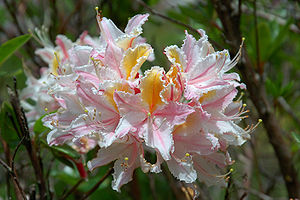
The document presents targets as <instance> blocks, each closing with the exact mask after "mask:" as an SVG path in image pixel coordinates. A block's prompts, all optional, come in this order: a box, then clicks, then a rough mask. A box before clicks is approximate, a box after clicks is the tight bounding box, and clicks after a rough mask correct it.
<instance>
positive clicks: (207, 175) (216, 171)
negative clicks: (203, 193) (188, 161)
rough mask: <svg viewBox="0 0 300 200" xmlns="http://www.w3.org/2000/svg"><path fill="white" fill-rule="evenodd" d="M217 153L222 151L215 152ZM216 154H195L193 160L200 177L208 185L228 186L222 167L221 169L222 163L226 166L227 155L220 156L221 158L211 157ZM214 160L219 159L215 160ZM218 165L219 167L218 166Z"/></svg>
mask: <svg viewBox="0 0 300 200" xmlns="http://www.w3.org/2000/svg"><path fill="white" fill-rule="evenodd" d="M215 154H216V155H218V154H220V153H215ZM215 154H212V155H209V156H198V155H194V156H193V162H194V167H195V169H196V170H197V173H198V179H199V181H201V182H204V183H205V184H207V185H208V186H210V185H216V184H217V185H221V186H226V182H225V177H226V176H224V175H222V172H221V169H220V166H221V165H220V164H221V163H223V164H224V165H222V168H223V166H226V160H225V156H220V157H219V159H221V160H218V161H217V160H213V159H211V158H210V156H211V157H214V156H215ZM214 161H217V163H216V162H214ZM217 166H218V167H217Z"/></svg>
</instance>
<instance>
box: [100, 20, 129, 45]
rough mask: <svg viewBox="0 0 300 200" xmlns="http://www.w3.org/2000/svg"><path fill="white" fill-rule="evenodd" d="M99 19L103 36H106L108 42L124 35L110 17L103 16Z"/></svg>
mask: <svg viewBox="0 0 300 200" xmlns="http://www.w3.org/2000/svg"><path fill="white" fill-rule="evenodd" d="M97 21H98V24H99V28H100V30H101V37H104V39H105V41H106V42H115V40H116V39H117V38H119V37H120V36H122V35H124V33H123V32H122V31H120V29H118V28H117V27H116V25H115V24H114V23H113V22H112V21H111V20H110V19H107V18H105V17H103V18H102V19H98V20H97Z"/></svg>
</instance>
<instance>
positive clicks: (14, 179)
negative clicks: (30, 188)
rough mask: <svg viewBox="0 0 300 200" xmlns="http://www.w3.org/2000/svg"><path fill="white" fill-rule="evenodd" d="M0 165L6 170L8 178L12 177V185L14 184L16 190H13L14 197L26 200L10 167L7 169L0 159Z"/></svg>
mask: <svg viewBox="0 0 300 200" xmlns="http://www.w3.org/2000/svg"><path fill="white" fill-rule="evenodd" d="M0 164H1V165H2V166H3V167H4V168H5V169H6V170H7V172H8V173H9V174H10V176H11V177H12V179H13V181H14V183H15V184H16V186H17V189H16V190H15V192H16V197H17V198H18V199H21V198H23V199H24V200H26V196H25V193H24V191H23V189H22V187H21V185H20V183H19V180H18V178H17V176H16V174H15V172H14V171H13V170H12V168H11V167H9V166H8V165H7V164H6V163H5V162H4V161H3V160H2V159H0ZM20 197H21V198H20Z"/></svg>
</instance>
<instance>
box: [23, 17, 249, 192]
mask: <svg viewBox="0 0 300 200" xmlns="http://www.w3.org/2000/svg"><path fill="white" fill-rule="evenodd" d="M148 16H149V15H148V14H143V15H136V16H134V17H133V18H131V19H130V20H129V22H128V24H127V26H126V28H125V30H124V31H121V30H119V29H118V28H117V27H116V26H115V25H114V23H113V22H112V21H111V20H109V19H107V18H105V17H102V16H101V14H100V13H97V21H98V25H99V28H100V31H101V36H100V37H99V38H98V39H97V38H92V37H91V36H89V35H87V33H86V32H84V33H83V34H82V35H81V36H80V38H79V39H78V40H77V41H76V42H75V43H72V42H71V41H69V40H68V39H66V38H65V37H64V36H58V37H57V39H56V44H57V47H51V48H50V47H49V46H47V47H45V48H44V49H41V50H38V51H37V53H38V54H39V55H41V56H42V57H43V59H44V60H45V61H46V62H47V63H48V65H49V69H48V72H47V73H48V75H47V76H44V77H43V78H42V79H41V80H43V82H46V83H47V90H48V93H47V95H48V97H49V101H44V102H43V103H42V102H38V101H37V103H38V104H40V106H41V107H46V108H50V106H51V105H55V106H56V108H55V109H57V111H56V112H54V113H52V114H48V115H46V116H45V117H44V118H43V122H44V125H45V126H47V127H49V128H50V129H51V132H50V133H48V136H47V141H48V143H49V145H61V144H69V145H70V146H72V147H73V148H74V149H76V150H77V151H78V152H80V153H81V154H82V155H84V154H85V153H87V152H88V151H89V150H91V149H93V148H94V147H95V146H97V145H98V146H99V148H100V150H99V151H98V154H97V157H96V158H94V159H92V160H91V161H89V162H88V163H87V166H88V168H89V169H90V170H94V169H95V168H97V167H100V166H103V165H106V164H109V163H110V162H112V161H115V162H114V175H113V177H114V180H113V182H112V187H113V189H114V190H117V191H120V188H121V186H122V185H124V184H126V183H128V182H129V181H130V180H131V179H132V175H133V172H134V170H135V169H136V168H138V167H140V168H141V169H142V171H143V172H145V173H147V172H153V173H159V172H160V171H161V170H160V165H161V164H162V163H163V162H166V164H167V166H168V168H169V170H170V172H171V173H172V174H173V175H174V176H175V177H176V178H177V179H178V180H180V181H184V182H185V183H187V184H191V183H194V182H195V181H196V180H197V179H198V180H200V181H202V182H205V183H207V184H208V185H215V184H219V185H225V184H226V181H225V179H226V177H227V175H228V173H226V171H225V169H226V167H227V166H228V165H230V164H232V163H233V161H232V160H231V158H230V155H229V153H228V151H227V148H228V146H230V145H237V146H239V145H242V144H243V143H244V142H245V141H246V140H247V139H249V137H250V136H249V133H250V132H251V131H252V130H253V127H252V128H250V129H247V130H245V129H243V128H241V127H240V126H238V125H237V123H238V122H239V121H240V120H241V119H243V118H244V117H243V114H244V113H245V112H247V111H244V107H245V106H244V105H243V104H242V102H241V101H240V100H239V99H237V94H238V89H237V88H238V87H239V88H241V89H245V85H244V84H243V83H240V82H239V81H240V78H239V75H238V74H237V73H228V71H229V70H230V69H232V68H233V67H234V66H235V65H236V64H237V62H238V60H239V58H240V56H241V50H240V51H239V52H238V53H237V55H236V56H235V57H234V58H233V59H232V60H231V59H230V56H229V53H228V51H227V50H223V51H215V50H214V49H213V47H212V45H211V44H210V43H209V41H208V37H207V35H206V34H205V32H204V31H203V30H199V34H200V35H201V37H200V39H199V40H196V39H195V38H194V37H193V36H192V35H190V34H188V33H187V32H186V38H185V40H184V43H183V45H182V47H181V48H179V47H177V46H175V45H172V46H169V47H167V48H165V54H166V56H167V58H168V59H169V61H170V63H171V66H170V68H169V71H167V72H166V71H165V69H164V68H162V67H158V66H154V67H152V68H151V69H149V70H147V71H146V72H144V73H143V72H142V71H141V67H142V65H143V63H144V62H145V61H146V60H152V59H153V49H152V47H151V46H150V45H149V44H147V43H146V40H145V39H144V38H142V37H141V36H140V35H141V34H142V28H141V26H142V25H143V24H144V23H145V22H146V20H147V19H148ZM54 52H55V53H54ZM49 74H50V75H49ZM29 80H31V82H30V84H31V85H32V87H34V85H38V84H36V83H39V81H36V80H35V79H32V78H31V79H29ZM27 90H29V89H25V91H24V93H25V94H26V91H27ZM38 90H39V89H35V91H38ZM25 99H26V98H25ZM235 99H237V100H235ZM52 101H53V102H55V104H52ZM51 110H52V109H51ZM146 152H149V153H152V154H153V153H154V154H155V155H156V158H157V160H156V163H150V162H149V161H147V159H146V158H145V153H146ZM192 188H195V187H194V186H193V187H192ZM196 193H197V192H195V194H196Z"/></svg>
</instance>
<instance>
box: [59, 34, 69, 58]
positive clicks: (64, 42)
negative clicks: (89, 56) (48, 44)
mask: <svg viewBox="0 0 300 200" xmlns="http://www.w3.org/2000/svg"><path fill="white" fill-rule="evenodd" d="M55 43H56V45H57V46H59V47H60V49H61V51H62V53H63V55H64V57H65V58H68V57H69V54H68V50H69V49H71V48H72V46H73V43H72V41H71V40H69V39H68V38H67V37H66V36H64V35H58V36H56V40H55Z"/></svg>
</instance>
